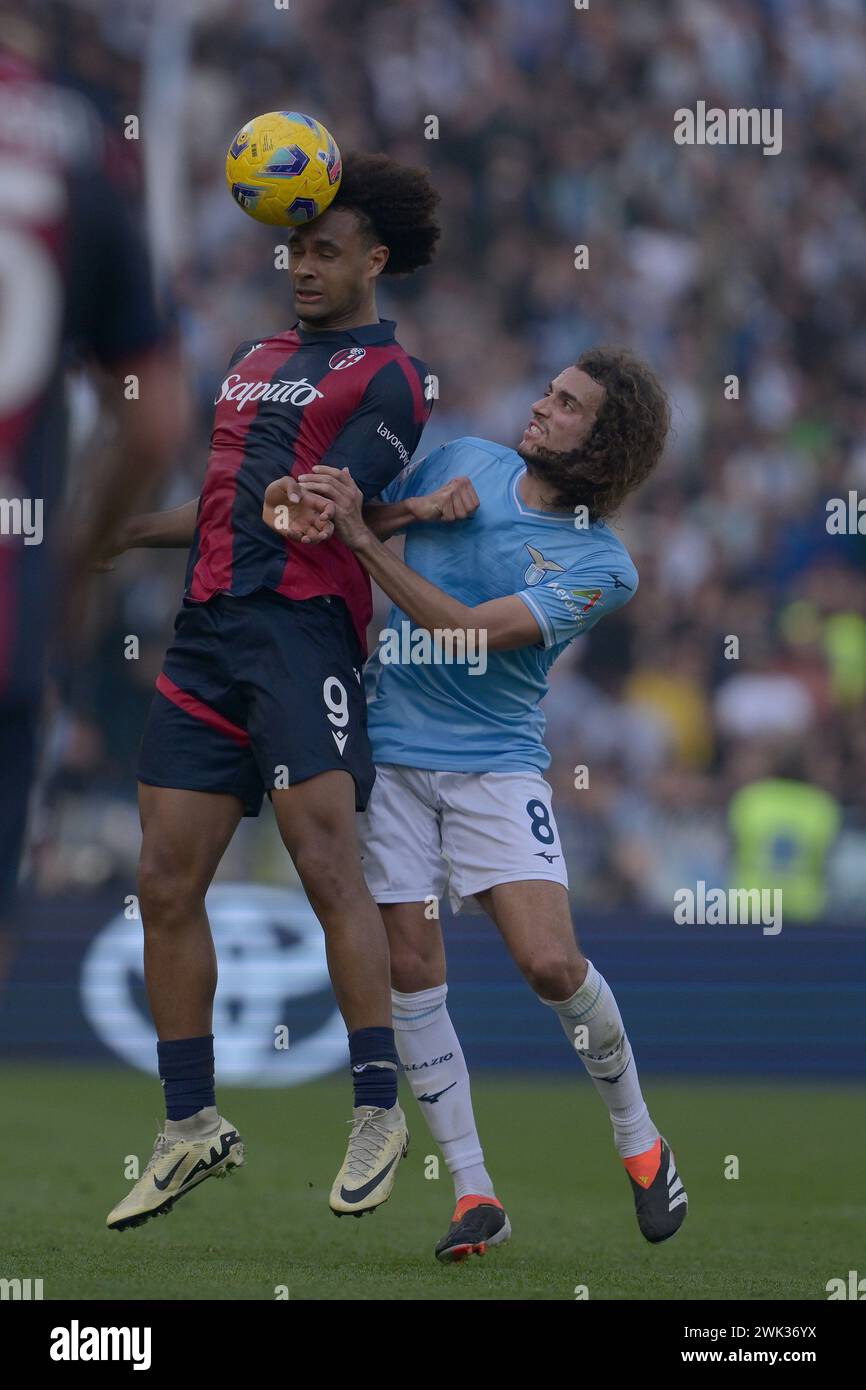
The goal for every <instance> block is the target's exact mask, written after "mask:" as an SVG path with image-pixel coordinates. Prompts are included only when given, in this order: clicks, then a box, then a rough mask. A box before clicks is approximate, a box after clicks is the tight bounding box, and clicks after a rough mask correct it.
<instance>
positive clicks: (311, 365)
mask: <svg viewBox="0 0 866 1390" xmlns="http://www.w3.org/2000/svg"><path fill="white" fill-rule="evenodd" d="M394 327H395V325H394V324H393V323H392V322H391V321H390V320H388V319H382V320H380V321H379V322H378V323H375V324H366V325H364V326H363V327H361V328H351V329H339V330H334V331H333V332H331V331H324V332H316V331H307V330H305V329H303V328H301V327H300V326H298V325H296V326H295V327H294V328H292V329H291V330H290V331H289V332H287V333H278V334H277V335H276V336H275V337H273V338H267V339H265V340H264V341H262V342H249V343H242V344H241V345H240V347H239V348H237V349H236V351H235V352H234V354H233V355H232V359H231V362H230V363H229V368H228V371H227V373H226V376H225V379H224V381H223V383H222V385H221V387H220V389H219V392H218V394H217V397H216V403H215V404H216V410H215V413H214V429H213V434H212V436H211V452H210V458H209V460H208V466H207V474H206V476H205V481H204V487H203V488H202V493H201V498H200V501H199V510H198V520H197V524H196V536H195V541H194V543H193V547H192V551H191V553H190V558H189V565H188V569H187V589H186V597H187V599H188V600H189V601H192V602H198V603H206V602H207V601H208V599H210V598H213V596H214V595H215V594H232V595H234V596H235V597H240V596H242V595H244V594H250V593H253V592H254V591H255V590H256V589H262V588H264V589H273V590H275V591H276V592H277V593H279V594H283V595H284V596H285V597H287V598H294V599H306V598H313V597H315V596H316V595H320V594H336V595H339V596H340V597H341V598H342V599H344V600H345V602H346V604H347V606H348V608H349V611H350V613H351V615H352V620H353V622H354V625H355V628H356V630H357V632H358V635H359V638H360V640H361V643H362V646H364V647H365V649H366V644H365V634H366V628H367V624H368V623H369V621H370V617H371V615H372V597H371V591H370V580H369V577H368V576H367V573H366V571H365V570H364V569H363V567H362V566H361V564H360V563H359V561H358V560H356V558H355V556H354V555H353V554H352V552H351V550H349V548H348V546H346V545H344V544H343V542H342V541H341V540H339V539H338V537H336V536H333V537H332V538H331V539H330V540H328V541H324V542H322V544H320V545H314V546H311V545H299V544H296V543H293V542H291V541H288V540H286V539H284V538H283V537H281V536H279V535H277V534H276V532H274V531H272V530H271V529H270V528H269V527H268V526H266V525H265V523H264V522H263V521H262V503H263V499H264V492H265V489H266V487H267V486H268V484H269V483H271V482H273V481H274V479H275V478H280V477H283V476H284V475H285V474H287V473H290V474H293V475H294V476H295V477H298V476H299V475H300V474H302V473H309V472H311V471H312V468H313V465H314V464H317V463H325V464H329V465H330V466H331V467H334V468H348V469H349V472H350V473H351V474H352V477H353V478H354V479H355V482H356V483H357V484H358V487H359V488H360V489H361V491H362V492H363V493H364V496H365V497H367V498H372V497H376V496H377V495H378V493H380V492H381V491H382V489H383V488H384V487H386V486H387V484H388V483H389V482H390V481H391V479H392V478H394V477H395V476H396V474H397V473H399V471H400V469H401V468H402V467H403V466H404V464H406V463H408V461H409V459H410V458H411V456H412V453H413V451H414V449H415V448H416V446H417V444H418V441H419V440H420V438H421V433H422V431H423V429H424V425H425V423H426V421H427V417H428V415H429V414H430V401H429V400H428V399H427V395H428V393H426V392H425V389H424V388H425V380H426V377H427V368H426V367H425V365H424V363H423V362H419V361H418V360H417V358H414V357H409V356H408V354H407V353H405V352H404V351H403V349H402V347H401V346H400V344H399V343H398V342H397V341H396V339H395V337H394Z"/></svg>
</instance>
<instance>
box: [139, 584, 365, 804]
mask: <svg viewBox="0 0 866 1390" xmlns="http://www.w3.org/2000/svg"><path fill="white" fill-rule="evenodd" d="M174 630H175V638H174V641H173V642H172V644H171V646H170V647H169V649H168V651H167V652H166V655H165V664H164V666H163V669H162V674H161V675H160V677H159V680H158V681H157V683H156V694H155V695H154V698H153V704H152V705H151V708H150V714H149V715H148V720H147V723H146V725H145V729H144V735H143V738H142V743H141V752H140V755H139V764H138V777H139V781H141V782H146V783H148V784H149V785H150V786H154V787H177V788H182V789H185V790H188V791H197V792H228V793H230V794H231V795H233V796H237V797H238V798H239V799H240V800H241V801H242V802H243V806H244V815H246V816H257V815H258V813H259V811H260V810H261V805H262V797H263V795H264V793H265V791H270V790H271V789H272V788H274V787H285V786H290V787H291V786H295V785H296V784H297V783H298V782H306V781H308V780H309V778H310V777H316V776H318V774H319V773H321V772H330V771H332V770H334V769H335V768H340V769H342V770H343V771H345V772H349V773H351V775H352V777H353V778H354V781H355V805H356V807H357V809H358V810H359V811H362V810H363V809H364V807H365V806H366V804H367V798H368V797H369V795H370V792H371V790H372V787H373V782H374V780H375V776H376V771H375V767H374V765H373V757H372V753H371V750H370V743H369V740H368V738H367V705H366V700H365V697H364V687H363V679H362V667H363V662H364V656H363V653H362V651H361V647H360V644H359V642H358V638H357V635H356V633H355V629H354V626H353V624H352V620H351V618H350V616H349V611H348V609H347V607H346V605H345V604H344V603H343V600H342V599H340V598H336V597H334V598H324V597H322V598H310V599H300V600H298V599H288V598H283V596H282V595H281V594H276V593H273V592H272V591H271V590H270V589H258V590H256V592H255V593H253V594H248V595H247V596H245V597H243V598H232V597H230V596H229V595H227V594H219V595H217V596H216V598H212V599H210V601H209V602H207V603H189V602H187V601H185V602H184V606H183V608H182V609H181V610H180V613H179V614H178V616H177V621H176V623H175V629H174Z"/></svg>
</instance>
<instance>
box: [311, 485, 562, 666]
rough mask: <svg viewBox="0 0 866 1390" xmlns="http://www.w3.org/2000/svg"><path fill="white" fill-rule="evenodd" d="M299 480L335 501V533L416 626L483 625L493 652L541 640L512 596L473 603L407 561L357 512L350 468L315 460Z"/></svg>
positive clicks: (475, 627)
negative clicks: (473, 604)
mask: <svg viewBox="0 0 866 1390" xmlns="http://www.w3.org/2000/svg"><path fill="white" fill-rule="evenodd" d="M302 481H303V483H304V486H305V487H308V488H310V489H311V490H315V491H317V492H318V493H319V494H320V495H321V496H323V497H328V498H329V499H330V500H331V501H332V502H333V503H334V506H335V509H336V510H335V516H334V525H335V527H336V530H337V534H338V535H339V536H340V537H341V539H342V540H344V541H345V543H346V544H347V545H348V546H349V547H350V548H351V549H352V550H353V551H354V552H355V554H356V555H357V556H358V559H359V560H360V561H361V564H362V565H363V566H364V568H365V569H366V570H367V571H368V572H369V573H370V574H371V575H372V576H373V578H374V579H375V580H376V583H377V584H379V585H380V586H381V588H383V589H384V590H385V593H386V594H387V595H388V597H389V598H390V599H392V600H393V602H394V603H396V604H397V606H398V608H402V609H403V612H404V613H408V614H409V617H410V618H411V619H412V621H413V622H414V623H416V624H417V626H418V627H423V628H427V629H428V631H432V630H433V629H434V628H450V629H452V630H461V629H462V630H463V631H466V630H467V629H473V630H475V631H478V630H479V629H481V630H483V631H484V632H486V636H487V646H488V647H489V648H490V650H492V651H495V650H508V649H511V648H514V647H527V646H534V645H536V644H538V643H540V642H541V641H542V640H543V638H542V633H541V629H540V628H539V626H538V623H537V622H536V620H535V618H534V617H533V615H532V613H531V612H530V610H529V609H528V608H527V606H526V604H525V603H524V602H523V601H522V599H519V598H517V596H516V595H509V596H508V597H507V598H497V599H491V600H489V601H488V602H487V603H479V604H478V605H477V606H476V607H472V606H471V605H469V604H466V603H461V602H460V600H459V599H456V598H453V597H452V596H451V594H446V593H445V592H444V590H442V589H438V588H437V587H436V585H435V584H431V583H430V582H429V580H427V579H424V578H422V576H421V575H420V574H417V573H416V571H415V570H413V569H410V568H409V566H408V565H405V564H404V563H403V561H402V560H400V559H399V558H398V557H397V556H396V555H394V554H393V552H392V551H390V550H389V549H388V548H387V546H385V545H383V544H382V542H381V541H380V540H379V539H378V538H377V537H376V536H375V535H374V534H373V532H372V531H371V529H370V527H369V526H368V525H367V524H366V520H365V517H364V516H363V515H362V512H361V501H362V495H361V493H360V491H359V489H358V488H357V487H356V486H355V483H354V482H353V480H352V478H351V476H350V474H349V471H348V469H340V470H338V469H334V468H326V467H325V466H324V465H321V464H319V465H317V466H316V468H315V469H314V471H313V473H312V474H305V475H304V476H303V479H302ZM470 486H471V484H470ZM412 500H415V501H417V500H419V499H417V498H416V499H412Z"/></svg>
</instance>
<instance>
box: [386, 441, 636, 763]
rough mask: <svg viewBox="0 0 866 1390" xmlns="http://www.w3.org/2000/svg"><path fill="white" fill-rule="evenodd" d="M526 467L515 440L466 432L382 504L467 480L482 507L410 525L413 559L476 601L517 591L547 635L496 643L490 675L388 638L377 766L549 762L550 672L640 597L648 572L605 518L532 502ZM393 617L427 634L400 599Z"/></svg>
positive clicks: (444, 585)
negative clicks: (435, 659)
mask: <svg viewBox="0 0 866 1390" xmlns="http://www.w3.org/2000/svg"><path fill="white" fill-rule="evenodd" d="M524 472H525V465H524V463H523V460H522V459H521V458H520V456H519V455H518V454H516V453H515V452H514V450H513V449H507V448H505V446H504V445H501V444H491V443H490V441H489V440H486V439H458V440H455V441H454V442H453V443H451V444H445V445H443V446H442V447H441V448H439V449H434V450H433V452H432V453H431V454H428V455H427V457H426V458H424V459H419V460H418V462H416V463H413V464H410V466H409V467H408V468H404V470H403V472H402V473H400V474H399V475H398V477H396V478H395V479H394V481H393V482H392V483H390V484H389V486H388V487H387V488H386V489H385V491H384V492H383V493H382V496H381V500H382V501H383V502H397V501H400V500H402V499H403V498H405V497H415V496H419V495H421V494H423V493H428V492H433V491H434V490H435V489H436V488H439V487H442V486H443V484H445V483H447V482H449V481H450V479H452V478H457V477H461V476H466V477H468V478H469V479H470V480H471V481H472V483H473V485H474V487H475V491H476V492H477V493H478V498H479V501H480V503H481V505H480V506H479V508H478V510H477V511H476V512H475V514H474V515H473V516H471V517H469V518H467V519H466V520H465V521H457V522H451V523H446V524H443V523H441V522H439V523H429V524H428V523H421V524H417V523H416V524H415V525H413V526H411V527H410V528H409V529H408V531H407V533H406V549H405V560H406V564H407V565H409V566H410V567H411V568H412V569H413V570H417V572H418V573H419V574H421V575H423V576H424V578H425V579H428V580H429V581H430V583H431V584H435V585H436V586H437V588H440V589H443V590H444V591H445V593H447V594H451V595H453V597H454V598H457V599H459V600H460V601H461V602H462V603H466V604H469V605H471V606H473V607H474V606H475V605H477V604H480V603H486V602H487V601H488V600H490V599H496V598H505V597H507V596H508V595H510V594H516V595H517V597H518V598H520V599H522V600H523V602H524V603H525V604H526V605H527V607H528V608H529V610H530V612H531V613H532V614H533V616H534V617H535V619H536V620H537V622H538V626H539V629H540V631H541V633H542V638H543V640H542V641H541V642H539V643H538V644H537V645H535V646H528V647H520V648H518V649H517V650H515V651H489V652H488V653H487V669H486V671H484V673H483V674H479V673H476V674H471V670H472V667H471V665H469V664H468V663H467V664H454V665H447V664H415V663H413V662H406V661H400V662H393V661H389V660H388V656H389V646H390V649H391V653H393V643H392V642H389V644H385V643H383V642H382V641H381V640H380V643H379V646H378V648H377V650H376V651H375V652H374V653H373V655H372V656H371V657H370V660H369V662H368V663H367V674H366V679H367V683H368V684H367V690H368V699H369V705H368V716H369V733H370V740H371V742H372V745H373V757H374V759H375V761H376V762H377V763H398V764H402V765H404V766H407V767H420V768H427V769H431V770H435V771H441V772H519V771H522V770H524V769H527V768H535V769H539V770H543V769H544V768H546V767H547V766H548V764H549V763H550V754H549V753H548V751H547V749H546V748H545V746H544V715H543V714H542V712H541V709H540V708H539V705H540V702H541V700H542V699H543V698H544V696H545V695H546V694H547V688H548V683H547V673H548V671H549V670H550V667H551V666H552V665H553V663H554V661H555V660H556V658H557V657H558V656H559V654H560V652H561V651H563V650H564V649H565V647H567V646H568V644H569V642H571V641H572V640H573V638H575V637H579V636H580V635H581V633H584V632H587V631H588V630H589V628H591V627H592V625H593V624H594V623H595V622H597V621H598V619H599V618H601V617H604V615H605V614H607V613H613V612H614V611H615V610H616V609H617V608H620V607H621V606H622V604H624V603H626V602H627V601H628V600H629V599H630V598H631V596H632V594H633V593H634V591H635V589H636V588H637V571H636V569H635V567H634V565H633V564H632V561H631V558H630V556H629V554H628V551H627V550H626V548H625V546H624V545H623V544H622V542H621V541H620V540H618V539H617V537H616V536H615V535H614V533H613V532H612V531H611V530H610V528H609V527H608V526H606V525H605V524H604V523H603V522H596V523H595V524H594V525H592V526H584V527H582V528H581V527H579V526H575V518H574V517H573V516H570V515H568V514H563V513H552V512H541V511H535V510H533V509H532V508H531V507H527V506H526V504H525V502H524V501H523V499H522V497H521V495H520V491H519V487H518V484H519V482H520V479H521V478H522V476H523V473H524ZM404 625H405V626H404ZM387 626H388V628H389V629H390V630H391V631H392V632H397V633H401V634H403V636H404V637H405V638H408V639H409V640H410V642H411V636H412V633H413V632H415V631H417V629H414V628H413V626H412V624H411V622H410V620H409V618H408V617H407V615H406V614H405V613H404V612H402V611H401V609H399V608H396V607H393V608H392V609H391V612H390V614H389V616H388V623H387ZM419 640H420V639H419ZM405 650H406V644H404V651H405Z"/></svg>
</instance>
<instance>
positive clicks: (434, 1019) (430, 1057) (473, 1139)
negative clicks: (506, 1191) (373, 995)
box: [391, 984, 495, 1201]
mask: <svg viewBox="0 0 866 1390" xmlns="http://www.w3.org/2000/svg"><path fill="white" fill-rule="evenodd" d="M447 993H448V986H447V985H444V984H443V985H434V987H433V988H432V989H422V990H418V992H417V993H415V994H401V992H400V991H399V990H397V989H392V990H391V1004H392V1013H393V1019H394V1039H395V1042H396V1044H397V1053H398V1056H399V1058H400V1061H401V1062H402V1063H403V1067H404V1069H405V1072H406V1079H407V1081H408V1082H409V1085H410V1086H411V1087H412V1092H413V1095H414V1096H415V1099H416V1100H417V1101H418V1104H419V1105H420V1107H421V1111H422V1113H423V1115H424V1119H425V1120H426V1121H427V1125H428V1127H429V1129H430V1133H431V1134H432V1135H433V1138H434V1139H435V1140H436V1143H437V1144H438V1145H439V1147H440V1149H441V1150H442V1156H443V1158H444V1159H445V1164H446V1166H447V1168H448V1171H449V1173H450V1174H451V1176H452V1178H453V1179H454V1191H455V1195H456V1197H457V1200H458V1201H459V1200H460V1198H461V1197H465V1196H466V1195H467V1194H468V1193H470V1192H477V1193H479V1195H481V1196H485V1197H493V1196H495V1188H494V1186H493V1183H492V1181H491V1179H490V1174H489V1173H488V1172H487V1169H486V1168H485V1167H484V1154H483V1152H482V1149H481V1140H480V1139H479V1138H478V1130H477V1129H476V1128H475V1116H474V1115H473V1113H472V1095H471V1091H470V1087H469V1072H468V1070H467V1067H466V1060H465V1058H464V1056H463V1049H462V1048H461V1046H460V1041H459V1039H458V1037H457V1034H456V1033H455V1031H454V1024H453V1023H452V1022H451V1019H450V1018H449V1016H448V1010H447V1008H446V1007H445V996H446V995H447Z"/></svg>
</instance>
